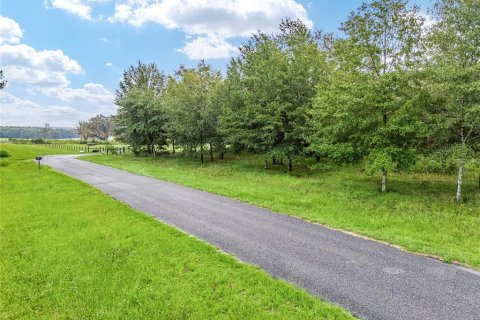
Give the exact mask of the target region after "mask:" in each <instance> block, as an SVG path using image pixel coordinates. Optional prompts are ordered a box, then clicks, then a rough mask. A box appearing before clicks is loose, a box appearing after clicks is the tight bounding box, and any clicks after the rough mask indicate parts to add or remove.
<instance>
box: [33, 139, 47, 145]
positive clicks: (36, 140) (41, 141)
mask: <svg viewBox="0 0 480 320" xmlns="http://www.w3.org/2000/svg"><path fill="white" fill-rule="evenodd" d="M32 143H33V144H42V143H45V141H43V139H32Z"/></svg>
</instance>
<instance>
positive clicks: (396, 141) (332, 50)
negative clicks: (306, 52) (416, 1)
mask: <svg viewBox="0 0 480 320" xmlns="http://www.w3.org/2000/svg"><path fill="white" fill-rule="evenodd" d="M422 24H423V19H422V18H421V17H420V15H419V14H418V8H417V7H415V6H413V7H408V6H407V1H405V0H375V1H372V2H370V3H364V4H362V5H361V6H360V7H359V8H358V9H357V10H356V11H355V12H352V13H351V15H350V17H349V18H348V19H347V21H345V22H344V23H343V24H342V27H341V30H342V31H344V32H345V35H346V37H345V38H343V39H333V40H330V41H327V42H328V45H327V46H326V47H327V49H328V50H329V56H330V59H331V61H333V63H334V65H335V70H334V71H332V72H331V73H330V76H329V81H327V82H326V83H325V84H323V85H322V84H320V85H319V86H318V87H317V90H318V92H317V98H316V105H315V108H314V110H313V111H312V122H311V124H312V127H314V131H313V135H312V136H311V137H310V142H311V144H312V145H311V146H310V148H311V149H313V150H315V151H316V152H318V153H321V154H326V155H327V156H329V157H331V158H334V159H336V160H338V161H354V160H359V159H361V158H362V157H363V156H367V157H368V171H369V172H375V171H377V170H378V171H381V173H382V182H381V190H382V191H383V192H385V191H387V177H388V172H389V170H392V169H396V168H404V167H408V166H409V165H411V164H412V163H413V162H414V159H415V155H416V146H417V145H418V143H419V141H420V139H421V138H422V137H425V136H426V134H427V130H426V128H425V124H424V121H423V115H424V112H423V110H424V109H423V105H424V103H425V96H424V95H423V94H422V92H423V90H422V89H421V87H420V83H419V81H416V78H415V76H414V74H412V73H414V71H415V70H416V68H417V65H418V62H419V61H420V58H421V52H422V50H421V49H422V48H421V44H422V41H421V40H422ZM327 40H328V39H327Z"/></svg>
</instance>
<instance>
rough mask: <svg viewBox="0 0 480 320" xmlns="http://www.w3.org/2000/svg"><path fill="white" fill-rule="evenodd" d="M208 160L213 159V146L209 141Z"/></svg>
mask: <svg viewBox="0 0 480 320" xmlns="http://www.w3.org/2000/svg"><path fill="white" fill-rule="evenodd" d="M210 161H213V146H212V143H211V142H210Z"/></svg>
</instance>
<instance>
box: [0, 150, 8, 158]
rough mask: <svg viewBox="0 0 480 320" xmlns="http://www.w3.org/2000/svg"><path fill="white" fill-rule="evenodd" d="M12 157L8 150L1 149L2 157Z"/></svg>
mask: <svg viewBox="0 0 480 320" xmlns="http://www.w3.org/2000/svg"><path fill="white" fill-rule="evenodd" d="M8 157H10V153H8V151H7V150H0V158H8Z"/></svg>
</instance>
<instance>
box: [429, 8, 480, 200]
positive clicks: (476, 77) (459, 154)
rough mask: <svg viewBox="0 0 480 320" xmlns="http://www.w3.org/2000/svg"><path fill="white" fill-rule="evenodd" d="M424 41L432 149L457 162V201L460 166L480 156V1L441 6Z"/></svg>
mask: <svg viewBox="0 0 480 320" xmlns="http://www.w3.org/2000/svg"><path fill="white" fill-rule="evenodd" d="M433 13H434V15H435V18H436V20H437V21H436V23H435V24H434V25H433V27H432V29H431V32H430V35H429V37H428V49H429V51H428V57H429V69H428V71H429V72H430V76H431V78H430V80H431V81H430V85H431V86H430V89H431V94H432V96H433V99H434V103H433V104H432V106H433V107H432V110H431V115H432V120H433V133H432V137H431V139H430V142H431V147H433V148H436V149H443V150H444V151H447V153H448V154H450V155H451V156H453V157H455V158H456V159H457V161H458V176H457V192H456V195H455V199H456V200H457V201H460V200H461V197H462V183H463V170H464V164H465V162H466V161H467V160H468V159H471V158H472V157H474V156H478V152H479V151H480V1H478V0H442V1H439V2H437V3H436V4H435V6H434V9H433Z"/></svg>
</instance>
